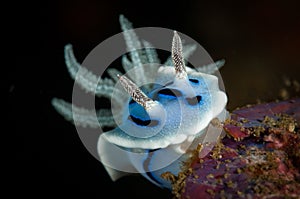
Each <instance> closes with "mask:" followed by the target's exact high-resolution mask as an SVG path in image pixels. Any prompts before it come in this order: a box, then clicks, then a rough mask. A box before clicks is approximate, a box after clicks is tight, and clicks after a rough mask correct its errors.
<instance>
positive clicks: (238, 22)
mask: <svg viewBox="0 0 300 199" xmlns="http://www.w3.org/2000/svg"><path fill="white" fill-rule="evenodd" d="M12 8H13V9H12V12H11V13H10V15H9V16H7V18H4V20H5V21H7V20H10V19H11V17H10V16H14V18H13V21H9V23H8V25H9V26H8V30H10V31H11V33H9V34H11V35H10V36H12V38H13V39H12V40H10V45H9V46H10V48H7V52H8V53H9V54H10V55H12V56H13V57H12V58H9V61H10V63H12V64H10V65H8V66H6V68H8V69H9V72H8V75H7V76H6V74H7V73H6V74H5V75H4V76H5V77H4V78H5V79H6V78H7V77H8V78H9V81H8V83H9V84H8V85H7V87H6V93H7V95H8V108H9V112H8V120H9V124H8V125H7V126H9V133H10V134H11V135H13V136H14V138H13V139H12V141H11V142H10V149H9V150H11V149H12V151H14V152H15V153H14V155H13V158H14V160H16V161H17V163H16V164H14V166H15V167H16V168H15V170H14V172H13V174H16V175H15V176H16V178H15V179H16V180H14V182H13V187H15V186H18V187H20V188H22V189H19V188H18V189H17V190H18V191H16V190H15V191H12V194H14V193H22V194H24V193H28V194H31V195H32V194H38V195H39V196H40V197H44V196H47V195H52V194H53V195H55V196H60V195H61V194H66V195H68V196H86V198H91V197H97V198H106V197H105V196H104V195H105V194H108V196H109V197H124V198H141V197H143V198H153V197H155V198H170V197H171V195H170V193H169V192H168V191H166V190H162V189H160V188H158V187H156V186H154V185H152V184H151V183H149V182H148V181H146V180H145V179H143V178H142V177H140V176H130V177H125V178H123V179H121V180H119V181H117V182H111V181H110V179H109V176H108V175H107V174H106V172H105V170H104V168H103V166H102V165H101V163H100V162H98V161H97V160H96V159H95V158H94V157H93V156H92V155H90V154H89V152H88V151H87V150H86V149H85V148H84V146H83V145H82V143H81V141H80V139H79V137H78V135H77V133H76V130H75V128H74V126H73V125H72V124H70V123H69V122H66V121H65V120H64V119H63V118H62V117H61V116H60V115H59V114H58V113H57V112H56V111H55V110H54V109H53V108H52V106H51V104H50V102H51V99H52V98H53V97H58V98H63V99H65V100H66V101H71V96H72V88H73V80H72V79H71V78H70V77H69V74H68V72H67V70H66V67H65V64H64V57H63V56H64V55H63V48H64V45H65V44H67V43H72V44H73V46H74V51H75V54H76V57H77V58H78V60H79V61H80V62H81V61H82V60H83V59H84V58H85V56H86V55H87V54H88V53H89V52H90V50H92V49H93V48H94V47H95V46H96V45H98V44H99V43H100V42H101V41H103V40H105V39H106V38H108V37H110V36H112V35H114V34H116V33H119V32H120V26H119V21H118V20H119V14H124V15H125V16H126V17H127V18H128V19H129V20H130V21H131V22H133V25H134V27H147V26H154V27H164V28H169V29H174V30H178V31H180V32H183V33H185V34H187V35H189V36H190V37H192V38H193V39H195V40H196V41H198V42H199V43H200V44H201V45H202V46H203V47H204V48H205V49H206V50H207V52H208V53H210V55H211V57H212V58H213V59H214V60H217V59H221V58H224V59H226V65H225V66H224V68H222V70H221V71H220V72H221V74H222V77H223V80H224V83H225V87H226V92H227V94H228V98H229V103H228V108H229V109H230V110H232V109H234V108H236V107H238V106H242V105H245V104H247V103H256V101H257V99H260V100H262V101H270V100H275V99H277V97H278V93H279V88H281V87H282V85H283V81H282V79H283V76H286V77H289V78H291V79H296V80H298V81H299V80H300V75H299V72H300V69H299V68H300V64H299V56H300V51H299V46H300V17H299V3H297V1H284V2H282V1H262V2H260V1H258V2H254V1H246V2H244V3H242V2H240V1H238V0H233V1H220V2H217V1H182V2H180V3H174V2H173V3H167V2H166V3H162V1H160V2H155V1H145V2H142V1H138V2H130V3H128V2H125V1H96V0H88V1H80V0H77V1H58V0H57V1H43V2H40V3H29V2H23V3H16V5H13V6H12ZM8 18H9V19H8ZM4 39H6V38H4ZM4 59H8V58H6V57H5V58H4ZM5 108H6V107H5ZM5 126H6V125H5Z"/></svg>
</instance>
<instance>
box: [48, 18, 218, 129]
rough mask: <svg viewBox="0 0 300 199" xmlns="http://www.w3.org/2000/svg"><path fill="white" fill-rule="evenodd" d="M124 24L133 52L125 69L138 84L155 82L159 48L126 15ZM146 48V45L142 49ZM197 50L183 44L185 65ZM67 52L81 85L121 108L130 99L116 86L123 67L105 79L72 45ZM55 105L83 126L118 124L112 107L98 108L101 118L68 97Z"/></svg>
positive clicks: (70, 68)
mask: <svg viewBox="0 0 300 199" xmlns="http://www.w3.org/2000/svg"><path fill="white" fill-rule="evenodd" d="M120 24H121V28H122V30H123V31H124V32H123V35H124V39H125V42H126V45H127V49H128V50H129V51H130V52H129V58H130V60H129V59H128V57H127V55H123V57H122V66H123V68H124V70H125V72H126V73H127V75H128V76H129V77H130V79H132V80H133V81H134V82H135V83H136V84H137V85H141V84H142V83H143V82H151V81H150V80H151V78H153V77H154V76H155V75H156V73H157V69H158V64H160V63H161V62H160V60H159V58H158V54H157V52H156V50H155V48H154V47H153V46H152V45H151V44H150V43H149V42H147V41H142V42H141V41H139V39H138V36H137V35H136V33H135V32H134V31H133V30H132V29H133V27H132V25H131V23H130V22H129V21H128V20H127V19H126V18H125V17H124V16H123V15H121V16H120ZM177 42H178V41H177ZM142 47H144V48H143V49H141V48H142ZM195 50H196V45H195V44H192V45H185V46H183V47H182V49H181V51H182V52H181V53H182V55H183V56H182V57H184V58H185V60H184V63H183V64H185V63H187V59H188V58H189V57H190V56H191V55H192V54H193V52H194V51H195ZM64 52H65V63H66V66H67V69H68V71H69V74H70V76H71V78H72V79H74V80H75V82H76V84H78V85H79V86H80V87H81V88H82V89H83V90H85V91H86V92H89V93H94V94H95V95H96V96H97V97H105V98H108V99H111V100H112V101H114V102H115V103H116V104H115V105H117V106H120V107H122V106H123V104H124V103H125V102H126V100H128V97H129V96H127V95H124V92H123V90H120V88H118V87H115V84H116V82H117V81H119V79H118V78H117V74H121V72H120V71H119V70H117V69H114V68H109V69H108V70H107V73H108V74H109V75H110V77H111V79H110V78H103V79H102V78H101V77H99V76H97V75H95V74H94V73H93V72H91V71H89V70H88V69H87V68H85V67H83V66H81V65H80V64H79V63H78V62H77V60H76V58H75V56H74V53H73V49H72V45H71V44H68V45H66V46H65V49H64ZM172 61H173V60H172V56H170V57H169V58H168V59H167V61H166V62H165V63H164V65H168V66H172V65H173V63H172ZM144 64H147V65H148V66H147V67H148V68H147V70H143V67H142V65H144ZM223 65H224V60H220V61H217V62H216V63H213V64H209V65H206V66H203V67H200V68H198V70H199V71H200V72H204V73H208V74H212V73H214V72H215V71H216V70H218V69H219V68H220V67H222V66H223ZM134 67H138V68H139V69H138V70H136V69H135V70H132V69H133V68H134ZM129 71H130V72H129ZM149 87H150V85H145V88H149ZM52 104H53V106H54V107H55V109H56V110H57V111H58V112H59V113H60V114H61V115H63V116H64V117H65V119H66V120H68V121H73V117H76V118H77V120H78V122H77V123H78V124H79V125H81V126H89V127H92V128H96V127H97V126H98V124H97V122H100V124H101V125H102V126H113V125H115V123H114V121H113V118H112V114H111V111H110V110H107V109H101V110H100V111H97V118H91V117H90V116H89V114H90V113H92V112H91V111H90V110H87V109H84V108H79V107H77V106H73V109H72V105H71V104H70V103H68V102H65V101H64V100H60V99H56V98H55V99H53V101H52ZM73 114H74V115H73ZM120 115H121V114H120ZM117 117H118V116H117ZM120 117H121V116H120Z"/></svg>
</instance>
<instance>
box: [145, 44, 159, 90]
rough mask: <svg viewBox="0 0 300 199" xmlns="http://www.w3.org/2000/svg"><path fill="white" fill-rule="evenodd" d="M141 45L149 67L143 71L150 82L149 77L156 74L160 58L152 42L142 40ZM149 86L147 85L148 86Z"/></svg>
mask: <svg viewBox="0 0 300 199" xmlns="http://www.w3.org/2000/svg"><path fill="white" fill-rule="evenodd" d="M143 45H144V48H145V49H144V51H145V53H146V56H147V60H148V62H147V64H149V67H148V68H147V70H146V71H145V77H146V79H147V82H151V78H154V77H155V76H156V73H157V70H158V66H159V65H160V60H159V58H158V55H157V52H156V50H155V48H154V47H153V46H152V44H150V43H149V42H147V41H143ZM149 86H150V85H149ZM149 86H147V87H148V88H149Z"/></svg>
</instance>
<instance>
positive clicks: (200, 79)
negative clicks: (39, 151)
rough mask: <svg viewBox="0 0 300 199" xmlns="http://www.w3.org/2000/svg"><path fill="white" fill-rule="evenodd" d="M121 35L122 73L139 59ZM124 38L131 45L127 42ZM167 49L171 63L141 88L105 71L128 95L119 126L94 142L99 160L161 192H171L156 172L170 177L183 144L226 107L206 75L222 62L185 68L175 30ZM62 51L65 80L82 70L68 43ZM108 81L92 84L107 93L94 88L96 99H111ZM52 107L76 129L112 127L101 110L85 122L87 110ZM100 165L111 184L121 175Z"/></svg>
mask: <svg viewBox="0 0 300 199" xmlns="http://www.w3.org/2000/svg"><path fill="white" fill-rule="evenodd" d="M120 21H121V27H122V29H123V31H126V30H128V29H131V28H132V27H131V24H130V23H129V22H128V21H127V19H125V18H124V17H123V16H121V17H120ZM124 34H128V35H125V40H126V42H127V44H128V43H131V44H132V43H134V44H135V45H131V47H130V46H129V49H131V50H133V52H131V54H130V55H131V62H130V61H129V60H128V59H127V57H125V58H124V57H123V66H124V69H125V71H127V70H129V69H132V68H133V67H134V65H135V64H136V63H138V62H141V60H137V59H140V57H139V56H132V55H133V54H134V53H138V51H136V50H135V49H136V48H135V47H139V45H141V44H140V42H139V41H138V40H137V36H136V35H135V33H134V32H130V33H128V32H127V33H124ZM130 39H132V40H134V41H133V42H132V41H128V40H130ZM143 45H144V46H145V47H149V46H150V44H149V43H147V42H143ZM190 49H191V48H190ZM171 51H172V56H171V60H172V62H170V61H168V62H167V65H161V66H160V67H159V68H158V69H157V71H156V81H155V84H153V85H152V87H148V89H146V90H142V89H141V88H139V87H138V86H137V85H136V84H135V83H134V80H133V81H131V80H130V78H132V77H127V76H126V74H125V75H121V73H120V72H119V71H117V70H115V69H112V70H110V71H108V72H109V74H110V75H112V78H113V79H114V81H115V82H119V83H120V84H121V85H122V86H123V88H124V90H125V91H126V92H127V93H128V94H129V95H130V96H129V97H128V98H127V100H126V101H125V102H124V103H126V106H124V109H123V111H122V113H121V114H120V116H119V117H120V120H121V123H120V125H119V126H116V127H115V128H114V129H113V130H110V131H108V132H105V133H103V134H101V135H100V137H99V141H98V153H99V156H100V159H102V160H105V161H106V160H108V161H109V160H110V159H118V157H122V158H120V159H121V160H120V161H119V162H118V161H116V163H115V164H121V165H122V164H123V165H124V166H126V167H131V169H135V170H136V171H137V172H139V173H141V174H142V175H143V176H145V177H146V178H147V179H148V180H150V181H151V182H153V183H155V184H156V185H158V186H161V187H167V188H171V185H170V183H169V182H168V181H166V180H164V179H162V178H161V174H162V173H164V172H166V171H170V172H172V173H173V174H175V175H176V174H177V173H178V172H179V171H180V166H181V162H182V161H184V160H185V159H186V158H187V157H186V155H185V154H186V151H187V148H186V145H188V146H189V145H190V144H191V143H193V141H194V140H195V138H197V137H199V136H201V135H202V134H203V133H204V132H206V130H207V128H208V126H209V124H210V122H211V120H212V119H214V118H219V119H221V120H223V119H224V117H220V116H221V115H222V116H224V114H226V110H225V106H226V103H227V97H226V94H225V93H224V92H223V91H221V90H220V89H219V86H218V78H217V77H216V76H214V75H212V74H213V73H214V72H215V68H213V67H216V65H217V68H219V67H221V66H222V65H223V64H224V63H223V62H221V61H220V62H218V63H215V64H213V65H208V66H205V67H203V71H201V68H199V69H200V71H201V72H199V70H196V69H193V68H191V67H188V66H186V64H185V59H184V56H185V55H186V56H188V53H187V51H188V50H186V49H185V46H182V42H181V39H180V36H179V34H178V33H177V32H176V31H174V36H173V41H172V48H171ZM65 53H66V56H65V57H66V63H67V66H68V69H69V71H70V73H71V76H72V77H73V78H75V76H76V72H77V71H78V70H79V68H80V69H82V68H81V67H82V66H80V65H79V64H78V63H77V62H76V60H75V57H74V55H73V52H72V48H71V46H70V45H67V46H66V51H65ZM145 54H146V55H147V57H148V61H149V62H150V60H152V61H153V60H155V61H156V62H157V61H158V58H157V54H156V52H155V50H153V49H151V51H150V50H149V49H146V50H145ZM150 58H151V59H150ZM126 59H127V60H126ZM128 66H130V67H128ZM85 70H87V69H85ZM84 74H86V76H84V77H82V79H85V80H90V79H92V78H95V77H94V76H93V74H92V73H91V72H87V73H84ZM139 75H142V76H143V75H144V74H139ZM116 77H117V78H116ZM145 78H146V76H145ZM78 79H79V80H80V78H78ZM114 81H113V80H111V79H108V78H106V79H101V81H100V83H99V84H98V85H95V86H96V87H97V88H98V87H101V86H103V85H106V87H105V88H106V89H107V90H106V91H103V90H101V89H98V90H97V89H96V91H98V93H96V95H97V94H98V96H104V97H116V96H113V95H112V94H111V93H112V91H113V89H116V88H115V87H114V85H115V82H114ZM85 82H88V81H85ZM79 84H82V85H81V86H82V87H83V88H84V89H86V90H89V88H88V86H87V85H86V83H84V81H82V83H80V81H79ZM94 90H95V89H94ZM52 103H53V105H54V107H55V108H56V109H57V110H58V111H59V112H60V113H61V114H62V115H64V116H65V118H66V119H68V120H72V118H73V116H74V115H75V116H76V118H79V119H78V121H77V123H79V124H82V126H90V127H96V126H97V125H96V124H95V123H96V122H98V121H99V122H100V123H101V124H102V125H105V126H114V125H115V124H113V121H111V120H113V117H112V115H111V114H110V113H109V112H108V111H106V110H105V111H102V112H101V111H99V114H98V115H99V116H98V118H95V119H91V118H89V117H87V115H88V110H85V109H83V108H78V107H76V106H73V109H71V105H70V104H68V103H67V102H65V101H62V100H59V99H54V100H53V101H52ZM101 113H102V115H101ZM75 116H74V118H75ZM105 143H106V144H105ZM111 146H116V147H118V148H119V149H120V150H122V153H120V154H116V153H118V152H117V150H114V153H111V152H110V149H109V148H110V147H111ZM134 154H142V155H141V157H140V158H135V157H134V156H135V155H134ZM163 159H170V161H169V164H167V165H165V166H160V164H161V163H162V162H163ZM104 166H105V167H106V169H107V171H108V173H109V175H110V176H111V178H112V179H113V180H116V179H117V178H119V177H121V176H122V174H124V173H123V172H122V171H121V172H119V171H117V170H115V169H114V168H111V167H110V165H104Z"/></svg>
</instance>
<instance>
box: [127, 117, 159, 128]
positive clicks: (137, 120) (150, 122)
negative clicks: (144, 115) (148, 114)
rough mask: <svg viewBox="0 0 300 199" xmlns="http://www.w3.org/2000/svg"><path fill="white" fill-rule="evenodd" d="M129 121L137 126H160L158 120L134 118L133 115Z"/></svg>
mask: <svg viewBox="0 0 300 199" xmlns="http://www.w3.org/2000/svg"><path fill="white" fill-rule="evenodd" d="M128 120H130V121H132V122H134V123H135V124H137V125H139V126H149V127H154V126H157V125H158V120H143V119H140V118H137V117H134V116H133V115H129V116H128Z"/></svg>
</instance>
